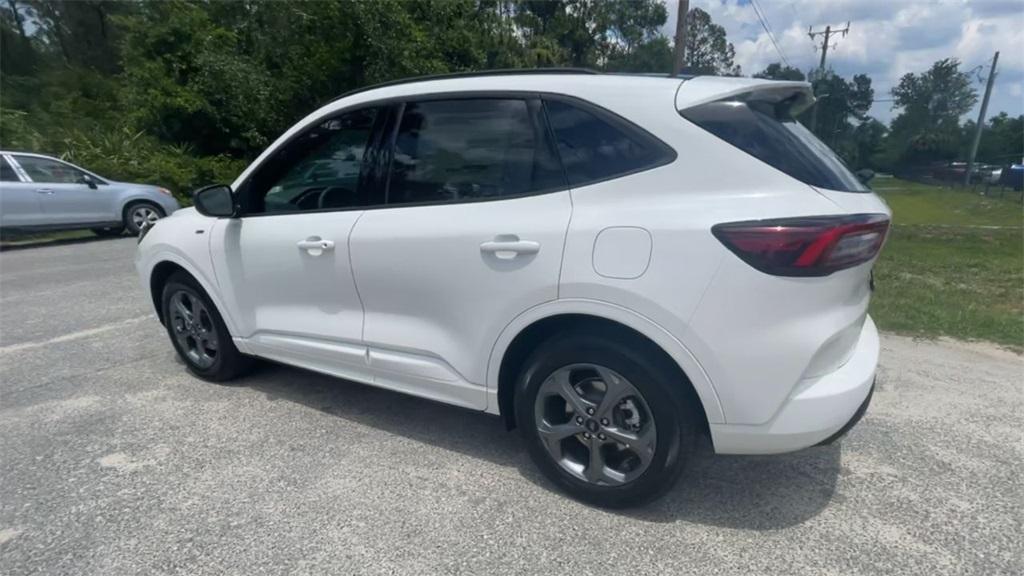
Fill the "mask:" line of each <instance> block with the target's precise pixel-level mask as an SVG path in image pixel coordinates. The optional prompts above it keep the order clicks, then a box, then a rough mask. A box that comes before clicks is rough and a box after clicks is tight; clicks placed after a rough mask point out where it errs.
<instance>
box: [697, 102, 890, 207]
mask: <svg viewBox="0 0 1024 576" xmlns="http://www.w3.org/2000/svg"><path fill="white" fill-rule="evenodd" d="M680 114H682V116H683V117H684V118H686V119H687V120H689V121H690V122H693V123H694V124H696V125H697V126H700V127H701V128H703V129H704V130H707V131H708V132H710V133H712V134H714V135H715V136H718V137H719V138H721V139H722V140H725V141H726V142H728V143H729V144H732V145H733V146H735V147H737V148H739V149H740V150H743V151H744V152H746V153H747V154H750V155H751V156H753V157H754V158H757V159H758V160H761V161H762V162H764V163H766V164H769V165H771V166H772V167H774V168H776V169H778V170H781V171H782V172H785V173H786V174H788V175H790V176H792V177H793V178H796V179H797V180H799V181H801V182H803V183H804V184H809V185H811V186H817V187H819V188H825V189H828V190H837V191H840V192H869V191H870V189H869V188H868V187H867V186H865V185H864V184H863V183H862V182H861V181H860V180H859V179H858V178H857V176H855V175H854V174H853V173H852V172H851V171H850V169H849V168H847V166H846V164H845V163H844V162H843V161H842V159H840V158H839V156H838V155H836V153H835V152H833V151H832V150H831V149H830V148H829V147H828V146H826V145H825V144H824V143H823V142H822V141H821V140H818V138H817V137H816V136H815V135H814V134H813V133H811V131H810V130H808V129H807V128H805V127H804V125H803V124H801V123H799V122H797V121H796V120H794V119H793V118H792V117H790V116H789V115H788V114H787V113H785V112H782V111H777V110H776V109H775V107H774V106H772V105H771V104H768V103H766V102H740V101H718V102H709V103H707V104H701V105H699V106H695V107H693V108H688V109H686V110H683V111H682V112H680Z"/></svg>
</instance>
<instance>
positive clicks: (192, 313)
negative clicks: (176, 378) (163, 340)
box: [161, 272, 254, 382]
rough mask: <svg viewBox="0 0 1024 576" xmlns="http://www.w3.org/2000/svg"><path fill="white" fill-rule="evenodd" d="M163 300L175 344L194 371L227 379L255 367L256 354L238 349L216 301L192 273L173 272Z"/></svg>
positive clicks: (206, 378)
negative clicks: (254, 356) (217, 307)
mask: <svg viewBox="0 0 1024 576" xmlns="http://www.w3.org/2000/svg"><path fill="white" fill-rule="evenodd" d="M161 302H162V306H163V318H164V325H165V327H166V328H167V334H168V336H170V338H171V344H172V345H173V346H174V349H175V350H176V351H177V352H178V355H179V356H180V357H181V359H182V360H184V361H185V365H186V366H187V367H188V369H189V371H190V372H192V373H193V374H195V375H196V376H199V377H200V378H203V379H204V380H210V381H212V382H223V381H226V380H231V379H232V378H236V377H238V376H242V375H243V374H245V373H246V372H248V371H249V370H250V369H251V368H252V366H253V363H254V360H253V358H252V357H250V356H246V355H244V354H242V353H241V352H239V351H238V348H236V347H235V344H234V342H233V341H232V340H231V334H230V333H229V332H228V329H227V326H225V325H224V320H223V319H222V318H221V316H220V314H219V313H218V312H217V309H216V308H215V307H214V306H213V302H211V301H210V298H209V296H207V295H206V292H204V291H203V289H202V287H200V286H199V284H198V283H197V282H196V281H195V280H194V279H193V278H192V277H191V276H189V275H187V274H184V273H180V272H178V273H175V274H173V275H171V277H170V278H169V279H168V280H167V284H165V285H164V289H163V294H162V298H161Z"/></svg>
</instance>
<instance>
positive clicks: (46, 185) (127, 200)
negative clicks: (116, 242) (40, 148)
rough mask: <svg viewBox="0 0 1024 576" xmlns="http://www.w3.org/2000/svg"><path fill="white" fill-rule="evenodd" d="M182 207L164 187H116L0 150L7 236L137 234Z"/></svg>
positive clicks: (67, 167) (38, 157) (0, 220)
mask: <svg viewBox="0 0 1024 576" xmlns="http://www.w3.org/2000/svg"><path fill="white" fill-rule="evenodd" d="M179 208H181V205H180V204H178V201H177V200H175V199H174V196H172V195H171V193H170V191H169V190H167V189H166V188H160V187H158V186H150V185H148V184H130V183H127V182H115V181H113V180H110V179H107V178H103V177H101V176H98V175H96V174H95V173H93V172H90V171H88V170H86V169H84V168H81V167H79V166H75V165H74V164H71V163H69V162H65V161H63V160H60V159H57V158H54V157H52V156H44V155H42V154H31V153H28V152H7V151H0V228H2V229H3V230H5V231H9V230H21V231H34V230H74V229H91V230H92V231H93V232H95V233H96V234H98V235H100V236H117V235H119V234H121V233H122V232H123V231H124V230H128V232H129V233H131V234H138V233H139V229H140V228H142V226H143V224H145V223H147V222H148V223H153V222H155V221H157V220H158V219H160V218H163V217H164V216H167V215H169V214H171V213H172V212H174V211H175V210H177V209H179Z"/></svg>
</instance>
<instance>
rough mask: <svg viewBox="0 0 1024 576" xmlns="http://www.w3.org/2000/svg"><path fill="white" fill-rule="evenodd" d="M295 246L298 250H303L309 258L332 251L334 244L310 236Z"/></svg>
mask: <svg viewBox="0 0 1024 576" xmlns="http://www.w3.org/2000/svg"><path fill="white" fill-rule="evenodd" d="M296 245H297V246H298V247H299V250H305V251H306V252H307V253H308V254H309V255H310V256H319V255H321V254H323V253H324V252H330V251H331V250H334V242H332V241H330V240H324V239H323V238H320V237H319V236H310V237H309V238H306V239H305V240H300V241H299V242H298V244H296Z"/></svg>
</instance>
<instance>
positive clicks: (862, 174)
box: [857, 168, 875, 184]
mask: <svg viewBox="0 0 1024 576" xmlns="http://www.w3.org/2000/svg"><path fill="white" fill-rule="evenodd" d="M874 177H875V171H874V170H872V169H871V168H861V169H860V170H857V179H858V180H860V181H861V182H863V183H864V184H867V183H868V182H870V181H871V179H872V178H874Z"/></svg>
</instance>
